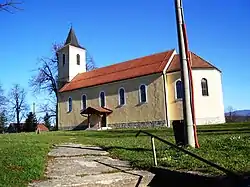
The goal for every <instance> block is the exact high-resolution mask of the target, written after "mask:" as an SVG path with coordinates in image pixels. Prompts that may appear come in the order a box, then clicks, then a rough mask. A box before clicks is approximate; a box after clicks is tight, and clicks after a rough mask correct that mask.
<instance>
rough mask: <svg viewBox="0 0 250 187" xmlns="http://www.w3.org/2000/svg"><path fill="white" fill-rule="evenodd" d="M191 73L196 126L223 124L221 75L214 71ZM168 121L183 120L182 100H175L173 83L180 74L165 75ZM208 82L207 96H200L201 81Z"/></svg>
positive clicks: (195, 71)
mask: <svg viewBox="0 0 250 187" xmlns="http://www.w3.org/2000/svg"><path fill="white" fill-rule="evenodd" d="M192 72H193V83H194V99H195V113H196V124H197V125H204V124H216V123H224V122H225V117H224V104H223V91H222V80H221V73H220V72H219V71H218V70H216V69H200V70H198V69H195V70H193V71H192ZM166 77H167V84H168V109H169V111H168V113H169V120H170V121H172V120H180V119H183V112H182V110H183V109H182V100H176V95H175V82H176V81H177V80H178V79H180V77H181V74H180V72H174V73H170V74H167V76H166ZM202 78H206V79H207V80H208V90H209V96H202V91H201V79H202Z"/></svg>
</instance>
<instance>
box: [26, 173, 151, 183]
mask: <svg viewBox="0 0 250 187" xmlns="http://www.w3.org/2000/svg"><path fill="white" fill-rule="evenodd" d="M153 177H154V174H152V173H150V172H147V171H128V172H117V173H106V174H100V175H87V176H82V177H80V176H75V177H64V178H58V179H49V180H46V181H39V182H35V183H32V184H30V185H29V186H30V187H72V186H75V187H76V186H77V187H97V186H98V187H117V186H120V187H135V186H137V187H144V186H147V184H148V183H150V181H151V180H152V179H153Z"/></svg>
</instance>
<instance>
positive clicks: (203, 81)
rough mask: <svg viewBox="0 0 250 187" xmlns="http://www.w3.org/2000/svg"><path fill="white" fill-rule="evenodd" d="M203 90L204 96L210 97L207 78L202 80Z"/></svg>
mask: <svg viewBox="0 0 250 187" xmlns="http://www.w3.org/2000/svg"><path fill="white" fill-rule="evenodd" d="M201 90H202V95H203V96H208V85H207V79H205V78H203V79H201Z"/></svg>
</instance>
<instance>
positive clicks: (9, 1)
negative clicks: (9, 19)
mask: <svg viewBox="0 0 250 187" xmlns="http://www.w3.org/2000/svg"><path fill="white" fill-rule="evenodd" d="M22 3H23V2H22V1H15V0H5V1H4V2H2V3H0V11H6V12H9V13H11V14H13V11H12V9H14V10H23V9H21V8H20V7H19V5H21V4H22Z"/></svg>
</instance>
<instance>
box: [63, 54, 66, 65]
mask: <svg viewBox="0 0 250 187" xmlns="http://www.w3.org/2000/svg"><path fill="white" fill-rule="evenodd" d="M65 61H66V57H65V54H63V65H65Z"/></svg>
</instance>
